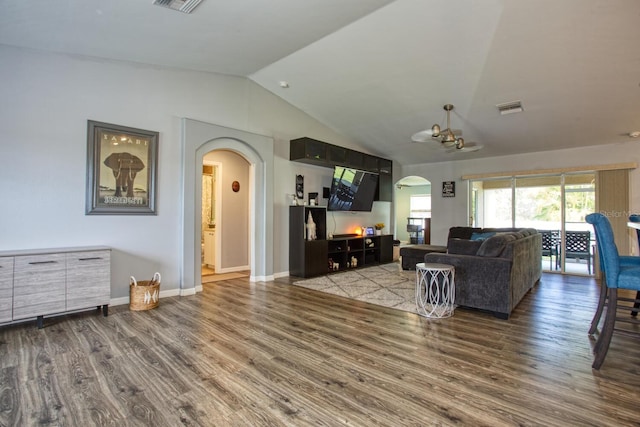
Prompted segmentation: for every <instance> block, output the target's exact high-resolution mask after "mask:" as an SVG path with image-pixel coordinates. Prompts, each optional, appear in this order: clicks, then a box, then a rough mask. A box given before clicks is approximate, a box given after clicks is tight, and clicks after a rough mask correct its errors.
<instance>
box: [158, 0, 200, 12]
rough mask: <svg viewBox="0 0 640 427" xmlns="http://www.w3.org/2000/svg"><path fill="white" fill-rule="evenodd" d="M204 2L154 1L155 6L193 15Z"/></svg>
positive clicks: (197, 0)
mask: <svg viewBox="0 0 640 427" xmlns="http://www.w3.org/2000/svg"><path fill="white" fill-rule="evenodd" d="M200 2H202V0H154V1H153V4H155V5H158V6H162V7H168V8H169V9H173V10H177V11H179V12H184V13H191V12H192V11H193V9H195V8H196V6H197V5H199V4H200Z"/></svg>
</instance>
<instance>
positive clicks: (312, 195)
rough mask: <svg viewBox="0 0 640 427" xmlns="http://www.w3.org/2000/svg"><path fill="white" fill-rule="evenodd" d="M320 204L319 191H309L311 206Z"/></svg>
mask: <svg viewBox="0 0 640 427" xmlns="http://www.w3.org/2000/svg"><path fill="white" fill-rule="evenodd" d="M317 204H318V193H309V206H316V205H317Z"/></svg>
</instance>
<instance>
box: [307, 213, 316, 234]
mask: <svg viewBox="0 0 640 427" xmlns="http://www.w3.org/2000/svg"><path fill="white" fill-rule="evenodd" d="M316 238H317V236H316V223H315V222H314V221H313V216H312V215H311V212H309V217H308V218H307V240H316Z"/></svg>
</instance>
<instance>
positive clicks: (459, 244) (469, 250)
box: [447, 239, 483, 255]
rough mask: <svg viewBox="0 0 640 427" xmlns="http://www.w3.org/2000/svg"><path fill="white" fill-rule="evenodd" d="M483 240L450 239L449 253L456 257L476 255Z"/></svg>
mask: <svg viewBox="0 0 640 427" xmlns="http://www.w3.org/2000/svg"><path fill="white" fill-rule="evenodd" d="M482 242H483V240H466V239H450V240H449V244H448V245H447V253H450V254H456V255H475V254H476V253H477V252H478V249H480V246H481V245H482Z"/></svg>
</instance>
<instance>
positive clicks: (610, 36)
mask: <svg viewBox="0 0 640 427" xmlns="http://www.w3.org/2000/svg"><path fill="white" fill-rule="evenodd" d="M0 44H5V45H11V46H19V47H26V48H34V49H42V50H47V51H53V52H59V53H67V54H77V55H87V56H95V57H101V58H109V59H115V60H125V61H134V62H139V63H148V64H154V65H159V66H168V67H177V68H184V69H190V70H199V71H206V72H215V73H223V74H230V75H237V76H245V77H247V78H250V79H252V80H253V81H255V82H256V83H257V84H259V85H261V86H263V87H264V88H266V89H267V90H269V91H271V92H273V93H274V94H276V95H277V96H279V97H282V98H283V99H285V100H286V101H288V102H289V103H291V104H292V105H294V106H296V107H298V108H300V109H301V110H303V111H305V112H306V113H308V114H309V115H311V116H313V117H315V118H316V119H318V120H319V121H321V122H322V123H324V124H326V125H327V126H329V127H331V128H332V129H334V130H336V131H337V132H339V133H341V134H343V135H345V136H347V137H349V138H350V139H353V140H354V141H356V142H358V143H359V144H361V145H362V146H363V147H366V148H367V149H368V150H370V151H371V152H372V153H374V154H377V155H380V156H383V157H386V158H390V159H393V160H396V161H398V162H400V163H402V164H417V163H430V162H437V161H445V160H454V159H472V158H478V157H486V156H499V155H506V154H516V153H526V152H534V151H544V150H554V149H561V148H575V147H582V146H589V145H600V144H617V143H622V142H626V141H629V140H631V137H630V136H629V133H631V132H634V131H640V1H637V0H482V1H479V0H455V1H454V0H396V1H390V0H348V1H345V0H303V1H301V0H203V2H202V3H201V4H200V5H199V6H197V7H196V8H195V9H194V11H193V13H192V14H184V13H180V12H175V11H172V10H169V9H167V8H162V7H158V6H155V5H153V4H152V0H109V1H100V0H65V1H58V2H50V1H43V0H41V1H18V2H8V1H2V13H0ZM281 82H287V83H288V85H289V87H288V88H283V87H282V85H281ZM516 100H519V101H521V102H522V104H523V107H524V111H523V112H521V113H517V114H509V115H501V114H500V113H499V111H498V109H497V108H496V105H497V104H501V103H505V102H511V101H516ZM447 103H450V104H453V105H454V106H455V109H454V110H453V114H452V115H451V124H452V127H453V128H457V129H461V130H462V132H463V137H464V138H465V140H466V141H467V142H476V143H478V144H482V145H483V146H484V148H483V149H482V150H480V151H477V152H471V153H464V152H454V153H449V152H446V151H445V150H443V149H442V148H441V147H440V146H439V143H437V142H431V141H429V142H426V143H413V142H411V136H412V135H413V134H414V133H416V132H418V131H421V130H424V129H428V128H431V126H432V125H433V124H434V123H439V124H441V125H442V124H445V112H444V110H443V108H442V107H443V105H444V104H447ZM298 136H310V137H313V135H298ZM638 141H639V142H640V138H638ZM327 142H331V141H327Z"/></svg>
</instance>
